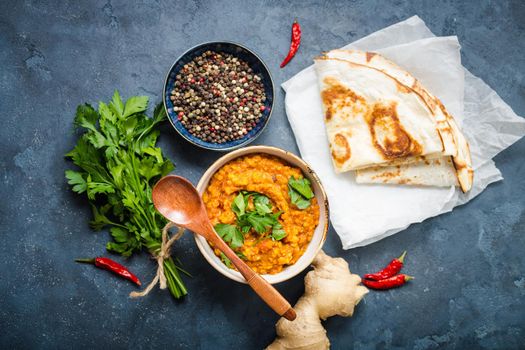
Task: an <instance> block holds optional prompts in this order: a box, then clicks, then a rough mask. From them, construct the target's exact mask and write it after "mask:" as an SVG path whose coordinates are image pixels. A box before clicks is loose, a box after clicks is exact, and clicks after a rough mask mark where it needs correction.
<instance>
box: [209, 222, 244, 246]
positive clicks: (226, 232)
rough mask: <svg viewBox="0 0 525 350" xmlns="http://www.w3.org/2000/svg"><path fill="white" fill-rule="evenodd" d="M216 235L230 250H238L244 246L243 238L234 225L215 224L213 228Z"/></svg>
mask: <svg viewBox="0 0 525 350" xmlns="http://www.w3.org/2000/svg"><path fill="white" fill-rule="evenodd" d="M213 228H214V229H215V231H216V232H217V234H218V235H219V236H220V237H221V238H222V239H223V240H224V241H225V242H226V243H229V244H230V246H231V247H232V248H239V247H241V246H242V245H243V244H244V236H243V234H242V233H241V232H240V231H239V229H238V228H237V227H235V226H234V225H228V224H217V225H215V226H214V227H213Z"/></svg>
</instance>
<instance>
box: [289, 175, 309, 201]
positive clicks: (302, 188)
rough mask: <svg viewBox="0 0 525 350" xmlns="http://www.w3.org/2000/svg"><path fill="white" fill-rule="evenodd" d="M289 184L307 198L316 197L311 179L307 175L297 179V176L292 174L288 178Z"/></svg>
mask: <svg viewBox="0 0 525 350" xmlns="http://www.w3.org/2000/svg"><path fill="white" fill-rule="evenodd" d="M288 186H290V187H291V188H293V189H294V190H296V191H297V192H299V194H300V195H301V196H303V197H304V198H306V199H312V198H313V197H314V193H313V191H312V187H311V186H310V180H308V179H307V178H305V177H303V178H301V179H296V178H295V177H293V176H290V179H288Z"/></svg>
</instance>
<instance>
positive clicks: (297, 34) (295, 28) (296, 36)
mask: <svg viewBox="0 0 525 350" xmlns="http://www.w3.org/2000/svg"><path fill="white" fill-rule="evenodd" d="M300 44H301V26H300V25H299V23H298V22H297V19H296V20H294V21H293V24H292V42H291V43H290V50H289V51H288V55H287V56H286V58H285V59H284V60H283V61H282V63H281V68H283V67H284V66H286V65H287V64H288V62H290V60H291V59H292V58H293V57H294V56H295V53H296V52H297V50H298V49H299V45H300Z"/></svg>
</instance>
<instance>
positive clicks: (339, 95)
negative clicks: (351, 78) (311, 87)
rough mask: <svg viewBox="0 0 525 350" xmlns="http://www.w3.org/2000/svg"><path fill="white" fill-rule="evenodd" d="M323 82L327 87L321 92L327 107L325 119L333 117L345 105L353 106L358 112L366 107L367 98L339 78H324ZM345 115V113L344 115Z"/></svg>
mask: <svg viewBox="0 0 525 350" xmlns="http://www.w3.org/2000/svg"><path fill="white" fill-rule="evenodd" d="M323 82H324V83H325V84H326V86H327V88H326V89H324V90H323V91H322V92H321V99H322V100H323V105H324V106H325V109H326V111H325V119H326V120H327V121H329V120H330V119H332V117H333V116H334V114H335V112H336V111H338V110H341V109H343V108H344V107H352V108H353V109H355V110H354V112H356V113H357V112H359V111H360V110H363V109H364V106H365V104H366V101H365V99H364V98H363V97H362V96H359V95H358V94H356V93H355V92H354V91H353V90H351V89H349V88H347V87H346V86H343V85H341V84H339V83H338V82H337V80H336V79H334V78H332V77H326V78H324V80H323ZM344 116H345V115H344V114H343V115H342V117H344Z"/></svg>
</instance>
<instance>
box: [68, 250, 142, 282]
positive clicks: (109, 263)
mask: <svg viewBox="0 0 525 350" xmlns="http://www.w3.org/2000/svg"><path fill="white" fill-rule="evenodd" d="M75 261H76V262H79V263H85V264H93V265H95V266H96V267H99V268H101V269H103V270H107V271H111V272H113V273H115V274H117V275H119V276H121V277H124V278H125V279H128V280H130V281H131V282H133V283H135V284H137V285H139V286H140V285H141V283H140V280H139V279H138V277H137V276H135V275H134V274H133V273H132V272H131V271H129V270H128V269H127V268H126V267H124V266H122V265H120V264H119V263H118V262H116V261H113V260H111V259H109V258H103V257H97V258H94V259H76V260H75Z"/></svg>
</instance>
